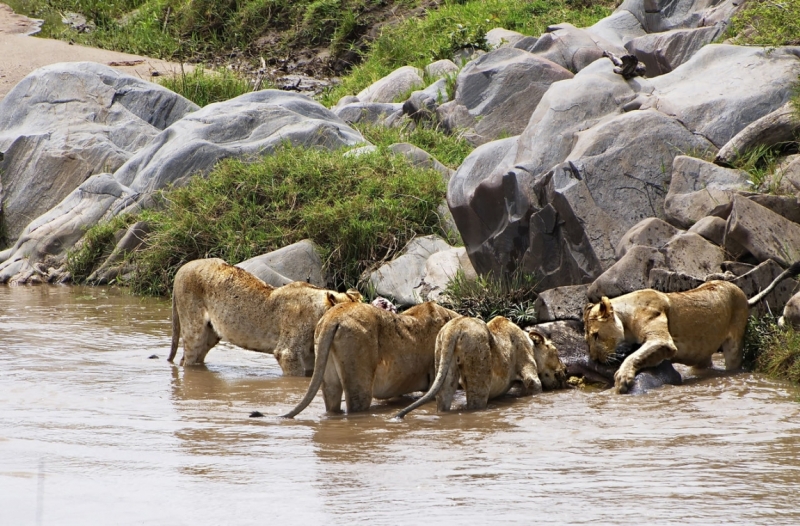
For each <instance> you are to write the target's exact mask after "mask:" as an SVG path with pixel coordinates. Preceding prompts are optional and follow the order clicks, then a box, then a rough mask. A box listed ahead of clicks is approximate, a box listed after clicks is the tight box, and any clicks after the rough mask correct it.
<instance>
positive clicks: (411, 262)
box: [367, 236, 452, 305]
mask: <svg viewBox="0 0 800 526" xmlns="http://www.w3.org/2000/svg"><path fill="white" fill-rule="evenodd" d="M451 248H452V247H451V246H450V245H449V244H447V242H446V241H445V240H443V239H441V238H440V237H437V236H424V237H419V238H415V239H413V240H411V242H409V244H408V245H407V246H406V248H405V249H403V252H402V253H401V254H400V255H399V256H397V257H396V258H395V259H393V260H392V261H390V262H388V263H386V264H384V265H381V267H380V268H378V269H377V270H375V271H373V272H371V273H370V274H369V276H368V277H367V280H368V282H369V284H370V285H371V286H373V287H374V288H375V292H376V293H377V294H378V295H380V296H386V297H388V298H391V299H393V300H394V302H395V303H396V304H397V305H416V304H418V303H421V302H423V301H424V299H423V298H422V296H421V294H420V292H421V290H420V289H421V286H422V280H423V278H424V277H425V275H426V272H427V269H426V263H427V261H428V258H430V257H431V256H432V255H433V254H435V253H437V252H441V251H444V250H450V249H451Z"/></svg>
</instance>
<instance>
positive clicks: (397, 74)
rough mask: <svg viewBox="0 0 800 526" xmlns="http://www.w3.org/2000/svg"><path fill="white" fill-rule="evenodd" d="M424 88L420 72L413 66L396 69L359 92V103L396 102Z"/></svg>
mask: <svg viewBox="0 0 800 526" xmlns="http://www.w3.org/2000/svg"><path fill="white" fill-rule="evenodd" d="M424 86H425V82H424V81H423V80H422V70H420V69H419V68H415V67H413V66H403V67H401V68H398V69H396V70H394V71H392V72H391V73H389V74H388V75H386V76H385V77H383V78H382V79H380V80H378V81H377V82H374V83H372V84H370V85H369V86H367V87H366V88H364V89H363V90H361V91H360V92H359V93H358V94H357V95H356V97H358V100H359V101H360V102H396V101H397V100H398V99H399V98H401V97H402V96H403V95H406V94H408V93H410V92H411V91H413V90H414V89H419V88H422V87H424Z"/></svg>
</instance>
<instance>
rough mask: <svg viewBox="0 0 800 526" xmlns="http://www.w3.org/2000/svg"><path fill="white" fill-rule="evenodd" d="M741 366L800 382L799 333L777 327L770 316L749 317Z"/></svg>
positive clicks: (789, 328) (773, 376)
mask: <svg viewBox="0 0 800 526" xmlns="http://www.w3.org/2000/svg"><path fill="white" fill-rule="evenodd" d="M745 366H746V367H748V368H749V369H752V370H754V371H756V372H760V373H764V374H766V375H768V376H771V377H772V378H779V379H783V380H789V381H791V382H794V383H796V384H797V383H800V332H798V331H796V330H794V329H793V328H791V327H779V326H778V324H777V323H776V320H775V318H774V317H773V316H769V315H767V316H764V317H762V318H760V319H757V318H755V317H751V318H750V320H749V322H748V325H747V332H746V333H745Z"/></svg>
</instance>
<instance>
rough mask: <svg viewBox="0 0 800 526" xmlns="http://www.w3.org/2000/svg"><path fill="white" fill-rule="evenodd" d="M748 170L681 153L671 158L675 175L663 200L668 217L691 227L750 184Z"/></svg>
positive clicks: (673, 222) (673, 174) (728, 201)
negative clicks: (735, 168)
mask: <svg viewBox="0 0 800 526" xmlns="http://www.w3.org/2000/svg"><path fill="white" fill-rule="evenodd" d="M749 182H750V178H749V175H748V174H747V172H744V171H742V170H731V169H728V168H722V167H720V166H717V165H715V164H712V163H709V162H706V161H703V160H702V159H696V158H694V157H687V156H685V155H679V156H677V157H675V159H674V160H673V161H672V179H671V181H670V184H669V192H668V193H667V197H666V199H665V200H664V215H665V216H666V218H667V221H669V222H670V223H672V224H673V225H676V226H678V227H680V228H689V227H690V226H692V225H693V224H695V223H696V222H697V221H699V220H701V219H702V218H704V217H706V216H707V215H708V214H710V213H711V212H712V211H713V210H714V209H715V208H717V207H718V206H720V205H726V204H728V203H730V201H731V197H732V195H733V194H734V193H735V192H736V191H739V190H745V189H747V188H748V185H749Z"/></svg>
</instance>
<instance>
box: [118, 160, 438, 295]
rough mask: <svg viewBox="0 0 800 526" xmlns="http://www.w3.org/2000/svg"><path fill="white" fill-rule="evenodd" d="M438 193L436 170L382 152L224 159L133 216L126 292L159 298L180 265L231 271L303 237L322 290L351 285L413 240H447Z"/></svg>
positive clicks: (169, 285)
mask: <svg viewBox="0 0 800 526" xmlns="http://www.w3.org/2000/svg"><path fill="white" fill-rule="evenodd" d="M444 190H445V189H444V183H443V182H442V178H441V176H440V175H439V174H438V173H437V172H435V171H433V170H422V169H418V168H414V167H413V166H412V165H411V164H410V163H409V162H408V161H406V160H405V158H403V157H401V156H396V155H391V154H389V153H388V152H387V151H386V150H385V149H383V148H380V149H379V150H378V151H377V152H376V153H374V154H368V155H361V156H346V155H345V154H344V152H342V151H333V152H331V151H327V150H315V149H301V148H293V147H290V146H285V147H283V148H280V149H279V150H278V151H277V152H275V154H274V155H271V156H268V157H265V158H263V159H259V160H257V161H254V162H251V163H247V162H243V161H240V160H226V161H223V162H221V163H220V164H219V165H218V166H217V167H216V168H215V169H214V170H213V172H212V173H211V174H210V175H209V176H208V178H207V179H204V178H195V179H193V180H192V181H191V182H190V184H189V185H188V186H186V187H184V188H180V189H176V190H172V191H168V192H164V193H163V196H162V198H161V204H162V208H161V209H159V210H147V211H144V212H142V213H141V214H140V216H139V219H142V220H145V221H147V223H148V224H149V226H150V227H151V229H152V230H151V233H150V235H149V236H148V240H147V242H148V247H147V248H146V249H145V250H143V251H141V252H136V253H135V254H134V255H133V260H132V261H133V263H134V265H135V267H136V271H135V273H134V277H133V281H132V282H131V286H132V288H133V289H134V291H135V292H138V293H145V294H167V293H168V292H169V290H170V287H171V283H172V277H173V276H174V274H175V272H176V271H177V269H178V268H179V267H180V266H181V265H183V264H184V263H186V262H187V261H190V260H193V259H197V258H204V257H221V258H223V259H225V260H226V261H229V262H232V263H238V262H240V261H242V260H245V259H248V258H251V257H254V256H257V255H259V254H263V253H265V252H269V251H272V250H275V249H278V248H281V247H284V246H286V245H289V244H291V243H295V242H297V241H300V240H302V239H307V238H308V239H312V240H313V241H314V242H315V243H317V245H319V247H320V249H321V252H322V253H321V256H322V257H323V261H324V262H325V266H326V268H327V270H328V273H329V276H330V285H331V286H332V287H335V288H344V287H347V286H351V285H354V284H356V283H357V282H358V281H359V279H360V276H361V274H362V272H363V271H365V270H367V269H368V268H370V267H371V266H373V265H375V264H376V263H377V262H380V261H382V260H385V259H388V258H391V257H393V256H394V255H395V254H396V252H397V251H398V250H400V249H401V248H402V247H403V246H405V244H406V243H407V242H408V241H409V240H410V239H412V238H413V237H414V236H417V235H428V234H439V235H442V236H445V235H446V233H445V232H444V231H443V230H442V228H441V226H440V221H439V217H438V215H437V211H436V209H437V207H438V206H439V204H440V203H441V202H442V199H443V198H444Z"/></svg>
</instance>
